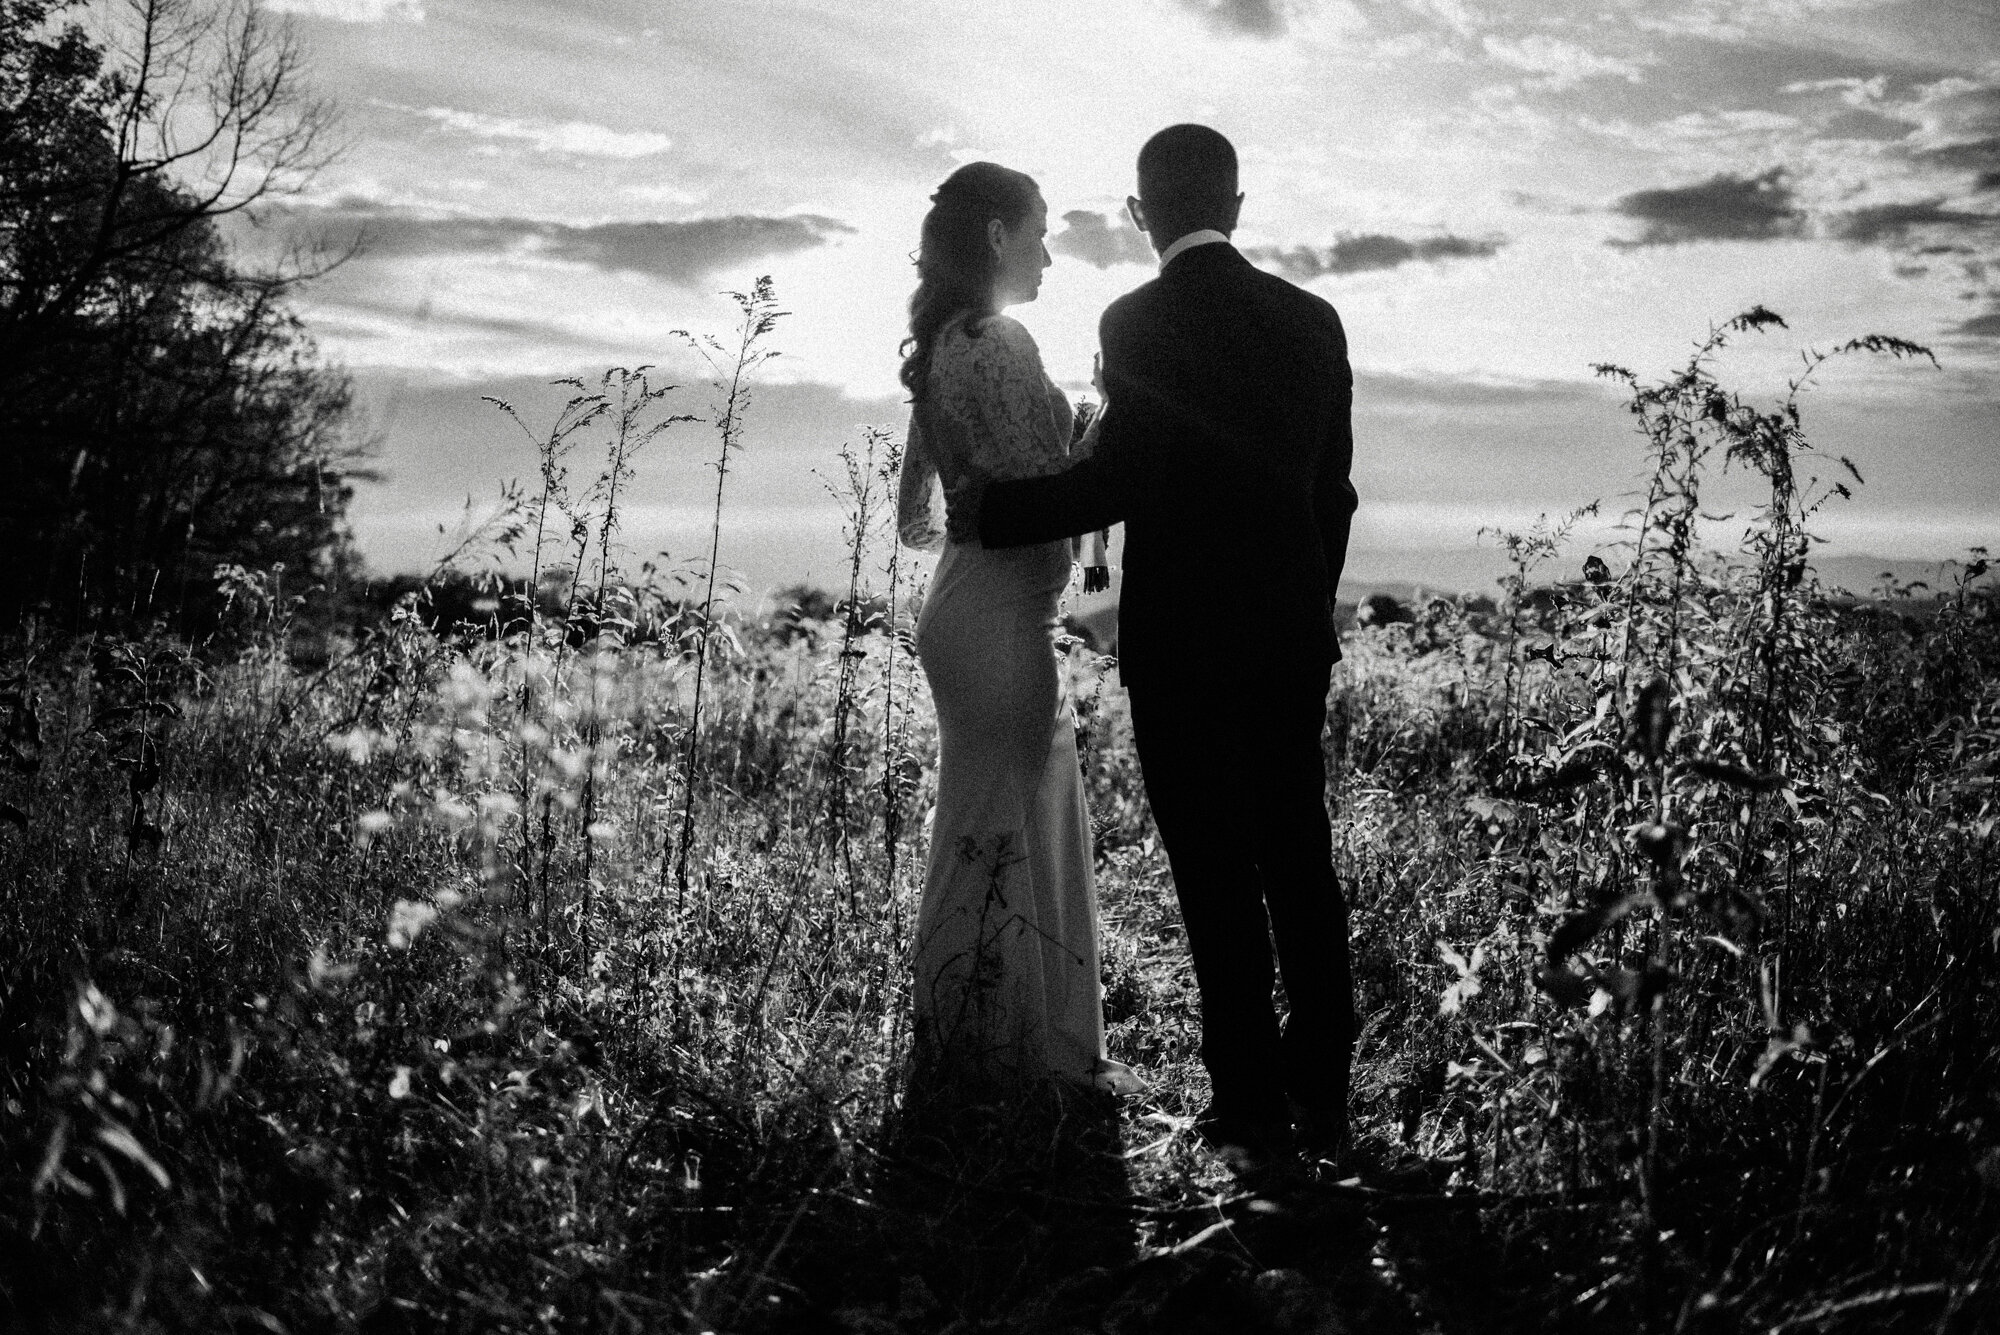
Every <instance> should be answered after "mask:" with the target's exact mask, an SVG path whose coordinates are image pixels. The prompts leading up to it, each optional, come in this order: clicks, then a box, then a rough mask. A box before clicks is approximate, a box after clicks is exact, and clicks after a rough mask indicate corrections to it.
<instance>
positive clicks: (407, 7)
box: [260, 0, 424, 23]
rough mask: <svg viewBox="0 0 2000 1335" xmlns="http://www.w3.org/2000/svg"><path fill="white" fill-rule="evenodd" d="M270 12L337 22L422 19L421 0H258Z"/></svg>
mask: <svg viewBox="0 0 2000 1335" xmlns="http://www.w3.org/2000/svg"><path fill="white" fill-rule="evenodd" d="M260 4H261V7H262V8H264V9H267V10H269V11H271V12H272V13H273V14H304V15H306V16H307V17H309V18H316V19H333V20H335V21H337V22H340V23H381V22H383V21H384V20H387V19H401V20H403V21H405V22H409V23H422V22H423V21H424V7H423V4H422V0H260Z"/></svg>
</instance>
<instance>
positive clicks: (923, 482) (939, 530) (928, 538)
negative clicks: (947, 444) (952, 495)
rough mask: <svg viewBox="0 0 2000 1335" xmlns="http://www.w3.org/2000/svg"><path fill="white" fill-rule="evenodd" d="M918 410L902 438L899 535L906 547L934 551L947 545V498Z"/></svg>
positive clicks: (912, 414) (898, 494)
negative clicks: (945, 520) (945, 510)
mask: <svg viewBox="0 0 2000 1335" xmlns="http://www.w3.org/2000/svg"><path fill="white" fill-rule="evenodd" d="M917 416H918V415H917V413H916V412H915V410H914V409H913V410H912V411H911V413H910V429H909V431H908V432H907V433H906V434H905V435H904V438H903V467H902V472H901V475H900V476H899V477H898V479H897V485H896V536H897V537H899V538H901V539H902V542H903V545H904V546H905V547H914V548H916V549H917V550H918V551H920V552H934V551H937V550H939V549H940V548H942V547H943V546H944V497H943V495H942V493H941V492H940V490H939V488H938V470H937V462H936V461H935V460H934V459H932V457H931V452H930V449H929V447H928V446H927V445H926V444H925V441H924V433H923V428H922V427H920V426H919V425H918V423H917Z"/></svg>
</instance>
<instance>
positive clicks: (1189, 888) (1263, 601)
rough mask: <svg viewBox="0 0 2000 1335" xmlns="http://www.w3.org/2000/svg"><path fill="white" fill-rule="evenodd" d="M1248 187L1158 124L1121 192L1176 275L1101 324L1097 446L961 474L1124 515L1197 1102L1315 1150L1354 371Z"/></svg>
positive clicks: (1337, 906)
mask: <svg viewBox="0 0 2000 1335" xmlns="http://www.w3.org/2000/svg"><path fill="white" fill-rule="evenodd" d="M1236 185H1237V183H1236V150H1235V149H1234V148H1232V147H1231V146H1230V143H1229V141H1228V140H1227V139H1225V138H1223V136H1222V135H1220V134H1218V133H1217V132H1216V131H1214V130H1211V129H1209V128H1207V127H1206V126H1201V125H1175V126H1172V127H1170V128H1168V129H1165V130H1162V131H1160V132H1159V133H1158V134H1156V135H1154V136H1153V137H1152V138H1151V139H1150V140H1148V141H1147V143H1146V146H1145V147H1144V148H1143V149H1141V150H1140V153H1139V194H1138V196H1137V197H1136V198H1134V199H1130V200H1128V201H1127V206H1128V207H1129V208H1130V210H1131V213H1132V220H1133V222H1135V223H1137V224H1138V226H1139V227H1140V229H1141V230H1143V231H1144V232H1146V233H1147V235H1148V236H1149V237H1150V238H1151V240H1152V243H1153V248H1154V249H1155V250H1157V251H1158V252H1159V255H1160V276H1159V277H1158V278H1156V279H1154V280H1153V281H1151V282H1149V283H1146V284H1145V285H1144V286H1142V287H1140V288H1138V289H1137V290H1136V291H1133V292H1130V293H1128V294H1126V295H1125V296H1123V297H1121V298H1119V299H1118V300H1117V301H1115V302H1113V303H1112V304H1111V306H1110V308H1109V309H1108V310H1106V311H1105V313H1104V318H1103V320H1102V322H1101V323H1100V325H1099V329H1098V334H1099V340H1100V345H1101V348H1102V351H1103V358H1104V387H1105V391H1106V395H1107V397H1108V399H1109V401H1110V407H1109V411H1108V412H1107V413H1106V415H1105V419H1104V425H1103V428H1102V435H1101V437H1100V439H1099V442H1098V445H1097V448H1096V450H1095V452H1094V453H1093V454H1092V455H1091V456H1090V457H1089V458H1088V459H1086V460H1084V461H1083V462H1081V463H1078V464H1076V465H1075V466H1073V467H1071V468H1069V469H1068V470H1067V471H1065V472H1062V473H1058V474H1055V475H1053V476H1049V477H1042V478H1030V479H1022V480H1016V481H1007V482H993V483H988V484H986V485H985V486H984V487H983V488H981V487H979V486H978V485H977V484H974V485H972V486H970V487H968V488H967V489H965V490H963V491H959V492H955V493H954V494H953V497H952V502H953V504H952V526H953V536H954V537H957V538H960V539H961V540H963V539H966V538H969V537H972V536H977V537H978V539H979V541H980V542H981V543H982V544H983V545H985V546H987V547H1017V546H1022V545H1025V544H1028V543H1039V542H1048V541H1051V540H1053V539H1056V538H1060V537H1064V536H1068V535H1072V534H1078V533H1088V532H1092V531H1094V530H1096V529H1100V528H1104V527H1106V526H1108V525H1110V524H1112V523H1115V522H1118V521H1123V522H1124V524H1125V587H1124V592H1123V596H1122V599H1121V602H1120V606H1119V611H1118V621H1119V626H1118V636H1119V651H1120V661H1119V670H1120V674H1121V676H1122V677H1123V679H1124V682H1125V685H1126V688H1127V691H1128V694H1129V696H1130V700H1131V708H1132V731H1133V739H1134V742H1135V743H1136V745H1137V748H1138V752H1139V763H1140V767H1141V769H1142V770H1143V771H1144V773H1145V779H1146V793H1147V797H1148V800H1149V802H1150V804H1151V806H1152V809H1153V820H1154V823H1155V824H1156V825H1157V827H1158V829H1159V832H1160V838H1161V840H1162V842H1163V843H1164V844H1165V846H1166V850H1167V858H1168V862H1169V863H1170V865H1171V866H1172V869H1173V876H1174V887H1175V890H1176V891H1177V892H1178V894H1179V897H1180V905H1181V916H1182V919H1183V921H1184V922H1185V924H1186V927H1187V938H1188V948H1189V952H1190V953H1191V954H1192V955H1193V957H1194V969H1195V980H1196V983H1197V985H1198V986H1199V988H1200V991H1201V1008H1202V1045H1201V1051H1202V1061H1203V1062H1204V1064H1206V1066H1207V1067H1208V1072H1209V1077H1210V1081H1211V1084H1212V1086H1213V1089H1214V1098H1213V1101H1212V1102H1211V1103H1210V1104H1209V1106H1208V1108H1207V1110H1206V1111H1205V1112H1203V1114H1202V1115H1201V1117H1200V1118H1199V1119H1198V1122H1197V1125H1198V1126H1199V1127H1200V1129H1201V1130H1202V1132H1203V1134H1204V1135H1205V1136H1206V1137H1207V1138H1208V1139H1209V1141H1210V1142H1211V1143H1213V1144H1216V1145H1219V1146H1241V1147H1243V1148H1246V1149H1248V1150H1251V1151H1253V1152H1268V1151H1271V1150H1276V1149H1280V1148H1282V1147H1283V1146H1284V1145H1285V1144H1286V1143H1287V1142H1289V1140H1290V1139H1291V1134H1292V1127H1293V1122H1294V1120H1296V1121H1297V1123H1298V1130H1299V1132H1300V1135H1301V1137H1302V1139H1303V1140H1304V1142H1305V1145H1306V1147H1307V1148H1308V1150H1309V1151H1316V1152H1318V1153H1330V1152H1331V1151H1332V1150H1333V1149H1334V1148H1335V1147H1336V1146H1337V1145H1338V1144H1339V1143H1340V1141H1341V1140H1342V1138H1343V1137H1344V1135H1345V1131H1346V1123H1347V1090H1348V1071H1349V1065H1350V1060H1351V1056H1352V1051H1353V1045H1354V1034H1355V1022H1354V997H1353V991H1354V988H1353V981H1352V974H1351V972H1350V968H1349V963H1348V949H1347V906H1346V904H1345V902H1344V901H1343V900H1342V898H1341V893H1340V884H1339V882H1338V881H1337V880H1336V879H1335V877H1334V873H1333V866H1332V852H1333V850H1332V831H1331V827H1330V825H1329V822H1328V818H1327V809H1326V762H1325V753H1324V751H1323V750H1322V749H1321V741H1320V738H1321V733H1322V731H1323V729H1324V727H1325V723H1326V695H1327V686H1328V676H1329V673H1330V672H1331V670H1332V667H1333V664H1334V663H1335V662H1336V661H1337V660H1338V659H1339V657H1340V647H1339V645H1338V643H1337V642H1336V640H1335V637H1334V623H1333V600H1334V591H1335V589H1336V588H1337V587H1338V586H1339V583H1340V570H1341V565H1342V564H1343V562H1344V560H1345V558H1346V553H1347V532H1348V524H1349V521H1350V520H1351V518H1352V516H1353V514H1354V507H1355V495H1354V488H1353V485H1352V484H1351V483H1350V481H1349V480H1348V469H1349V465H1350V463H1351V461H1352V459H1353V454H1354V440H1353V435H1352V433H1351V431H1350V428H1349V420H1348V419H1349V409H1350V406H1351V404H1352V402H1353V386H1354V379H1353V375H1352V373H1351V372H1350V370H1349V369H1348V364H1347V338H1346V335H1345V333H1344V332H1343V331H1342V329H1341V325H1340V317H1339V316H1338V315H1337V314H1335V312H1334V309H1333V307H1332V306H1330V305H1328V304H1327V303H1326V302H1325V301H1322V300H1321V299H1320V298H1318V297H1316V296H1313V295H1312V294H1310V293H1308V292H1304V291H1301V290H1300V289H1298V288H1296V287H1293V286H1292V285H1291V284H1290V283H1287V282H1285V281H1284V280H1283V279H1281V278H1276V277H1273V276H1271V275H1269V274H1266V273H1264V272H1263V271H1261V270H1259V269H1257V268H1255V267H1253V266H1252V265H1251V263H1250V262H1249V261H1248V260H1246V259H1244V258H1243V256H1242V255H1241V254H1240V253H1238V252H1237V250H1236V249H1235V248H1234V247H1233V246H1231V245H1230V244H1229V234H1230V233H1231V232H1232V231H1234V230H1235V227H1236V215H1237V212H1238V210H1239V209H1240V208H1241V206H1242V203H1243V196H1242V195H1240V194H1238V193H1237V188H1236ZM1274 943H1275V946H1276V970H1275V971H1274V969H1273V958H1272V956H1273V945H1274ZM1274 972H1275V973H1276V974H1278V975H1281V976H1282V977H1283V979H1284V985H1285V996H1286V999H1287V1001H1288V1002H1289V1005H1290V1015H1289V1017H1288V1019H1287V1021H1286V1023H1285V1024H1284V1025H1283V1026H1282V1028H1281V1027H1280V1025H1279V1022H1278V1017H1277V1012H1276V1008H1275V1006H1274V1004H1273V999H1272V983H1273V981H1274Z"/></svg>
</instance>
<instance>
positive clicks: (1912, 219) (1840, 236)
mask: <svg viewBox="0 0 2000 1335" xmlns="http://www.w3.org/2000/svg"><path fill="white" fill-rule="evenodd" d="M1996 223H2000V217H1996V216H1995V215H1992V214H1987V213H1969V212H1966V211H1965V210H1963V209H1948V208H1945V207H1944V201H1943V200H1942V199H1927V200H1922V201H1919V202H1917V203H1912V204H1876V205H1873V206H1871V207H1869V208H1863V209H1855V210H1854V211H1853V212H1851V213H1844V214H1841V215H1839V216H1838V217H1837V218H1835V219H1834V220H1833V223H1832V225H1831V227H1830V229H1829V230H1830V231H1831V233H1832V235H1833V236H1834V238H1835V239H1836V240H1840V241H1856V242H1859V243H1861V244H1863V245H1869V244H1872V243H1875V242H1880V241H1900V240H1902V239H1903V238H1904V237H1906V236H1908V235H1909V233H1910V231H1911V230H1912V229H1913V228H1932V227H1951V228H1972V229H1985V228H1989V227H1992V226H1994V225H1995V224H1996Z"/></svg>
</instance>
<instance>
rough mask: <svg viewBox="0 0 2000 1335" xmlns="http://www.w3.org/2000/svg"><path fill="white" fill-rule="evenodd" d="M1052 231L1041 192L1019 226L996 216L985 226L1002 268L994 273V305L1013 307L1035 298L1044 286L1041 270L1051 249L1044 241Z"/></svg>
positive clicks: (1047, 207) (1046, 265) (1044, 266)
mask: <svg viewBox="0 0 2000 1335" xmlns="http://www.w3.org/2000/svg"><path fill="white" fill-rule="evenodd" d="M1048 234H1049V206H1048V205H1047V204H1046V203H1045V202H1043V200H1042V198H1041V196H1040V195H1037V196H1036V197H1035V201H1034V203H1033V204H1032V205H1030V206H1029V208H1028V213H1027V216H1026V217H1024V218H1022V219H1021V223H1020V225H1019V226H1018V227H1009V226H1007V224H1006V223H1004V222H1001V221H1000V220H999V219H998V218H995V219H994V220H993V221H992V222H990V223H988V224H987V225H986V236H987V240H988V242H989V243H990V244H991V245H992V247H993V254H994V257H995V258H996V259H997V260H998V261H999V270H998V272H996V273H995V274H994V275H993V304H994V306H995V307H1000V306H1012V305H1014V304H1015V303H1017V302H1023V301H1033V300H1034V299H1035V294H1036V293H1038V292H1040V291H1041V289H1042V270H1044V269H1046V268H1048V267H1049V264H1050V260H1049V248H1048V247H1047V246H1046V245H1044V244H1043V241H1044V240H1045V239H1046V238H1047V236H1048Z"/></svg>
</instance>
